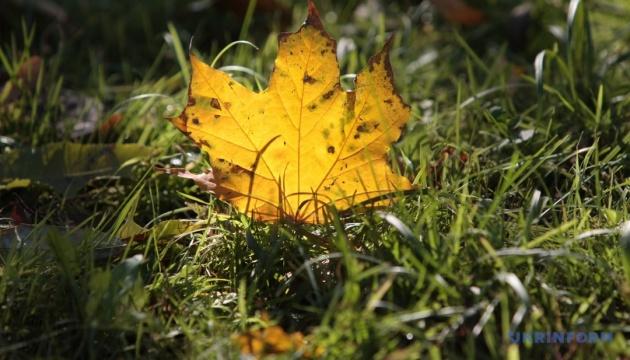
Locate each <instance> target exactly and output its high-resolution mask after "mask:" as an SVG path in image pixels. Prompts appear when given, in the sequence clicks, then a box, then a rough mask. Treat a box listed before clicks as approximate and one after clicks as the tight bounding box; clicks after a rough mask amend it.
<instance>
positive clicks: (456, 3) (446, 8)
mask: <svg viewBox="0 0 630 360" xmlns="http://www.w3.org/2000/svg"><path fill="white" fill-rule="evenodd" d="M431 3H432V4H433V6H435V8H436V9H437V10H438V11H439V12H440V14H442V16H444V18H446V20H448V21H450V22H452V23H456V24H462V25H467V26H474V25H479V24H481V23H482V22H483V21H484V20H485V16H484V14H483V13H482V12H481V11H479V10H477V9H475V8H474V7H472V6H470V5H468V4H466V3H465V2H464V0H431Z"/></svg>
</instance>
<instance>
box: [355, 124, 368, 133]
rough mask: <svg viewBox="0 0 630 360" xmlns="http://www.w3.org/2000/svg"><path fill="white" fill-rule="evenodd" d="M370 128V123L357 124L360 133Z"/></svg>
mask: <svg viewBox="0 0 630 360" xmlns="http://www.w3.org/2000/svg"><path fill="white" fill-rule="evenodd" d="M369 130H370V129H369V128H368V125H367V124H366V123H362V124H361V125H359V126H357V131H358V132H360V133H364V132H368V131H369ZM355 136H356V135H355Z"/></svg>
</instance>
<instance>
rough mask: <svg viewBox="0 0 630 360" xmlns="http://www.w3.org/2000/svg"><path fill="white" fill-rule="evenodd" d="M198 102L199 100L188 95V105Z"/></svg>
mask: <svg viewBox="0 0 630 360" xmlns="http://www.w3.org/2000/svg"><path fill="white" fill-rule="evenodd" d="M196 103H197V100H195V98H194V97H192V96H190V95H188V106H195V104H196Z"/></svg>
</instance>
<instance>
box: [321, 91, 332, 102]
mask: <svg viewBox="0 0 630 360" xmlns="http://www.w3.org/2000/svg"><path fill="white" fill-rule="evenodd" d="M334 94H335V90H334V89H333V90H329V91H327V92H325V93H324V95H322V99H323V100H328V99H330V98H331V97H332V96H333V95H334Z"/></svg>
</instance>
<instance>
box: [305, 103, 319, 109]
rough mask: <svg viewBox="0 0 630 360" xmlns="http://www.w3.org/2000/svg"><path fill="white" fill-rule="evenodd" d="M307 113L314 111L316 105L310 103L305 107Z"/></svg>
mask: <svg viewBox="0 0 630 360" xmlns="http://www.w3.org/2000/svg"><path fill="white" fill-rule="evenodd" d="M306 108H307V109H308V110H309V111H315V109H317V104H315V103H312V104H310V105H309V106H307V107H306Z"/></svg>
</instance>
